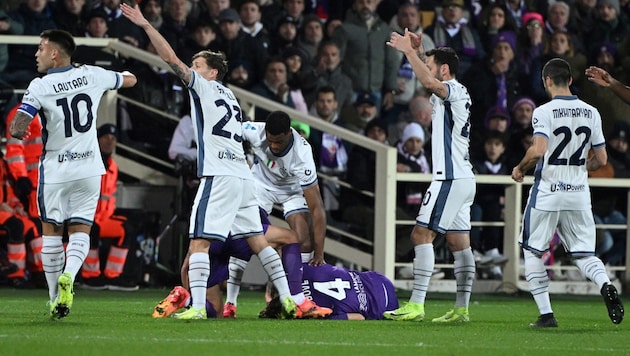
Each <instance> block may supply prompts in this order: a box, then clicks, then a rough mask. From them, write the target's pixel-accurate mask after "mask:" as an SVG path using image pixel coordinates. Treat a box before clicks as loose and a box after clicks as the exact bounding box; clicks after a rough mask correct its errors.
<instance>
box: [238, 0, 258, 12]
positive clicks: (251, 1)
mask: <svg viewBox="0 0 630 356" xmlns="http://www.w3.org/2000/svg"><path fill="white" fill-rule="evenodd" d="M246 4H254V5H256V7H257V8H258V11H259V12H260V1H259V0H243V1H241V4H240V5H238V11H239V12H240V11H241V9H243V6H244V5H246Z"/></svg>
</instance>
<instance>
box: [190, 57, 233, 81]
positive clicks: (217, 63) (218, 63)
mask: <svg viewBox="0 0 630 356" xmlns="http://www.w3.org/2000/svg"><path fill="white" fill-rule="evenodd" d="M199 57H203V58H204V59H205V60H206V64H207V65H208V67H210V68H213V69H216V70H217V71H218V73H217V80H221V81H222V80H223V77H225V74H226V73H227V71H228V63H227V60H226V58H225V53H223V52H213V51H210V50H204V51H201V52H198V53H197V54H195V55H194V56H193V57H192V59H193V60H195V59H197V58H199Z"/></svg>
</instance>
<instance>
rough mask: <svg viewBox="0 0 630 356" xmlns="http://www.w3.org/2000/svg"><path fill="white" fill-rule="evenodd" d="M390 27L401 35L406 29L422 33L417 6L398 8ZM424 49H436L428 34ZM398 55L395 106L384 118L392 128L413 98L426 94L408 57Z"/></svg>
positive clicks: (424, 37) (423, 45)
mask: <svg viewBox="0 0 630 356" xmlns="http://www.w3.org/2000/svg"><path fill="white" fill-rule="evenodd" d="M390 26H391V27H392V29H393V30H394V31H396V32H398V33H401V34H404V33H405V29H406V28H407V29H409V31H412V32H414V33H416V34H420V33H422V26H420V17H419V15H418V9H417V8H416V6H415V5H413V4H411V3H405V4H403V5H401V6H400V7H399V8H398V14H397V15H396V16H394V17H393V18H392V21H391V22H390ZM422 47H423V48H424V50H425V52H426V51H429V50H432V49H433V48H435V45H434V44H433V40H432V39H431V37H429V35H427V34H424V35H423V36H422ZM396 55H397V56H398V58H399V60H398V62H399V63H400V66H399V67H398V72H397V73H396V92H395V94H394V106H393V107H392V108H391V109H390V110H387V111H384V112H383V118H384V119H386V120H387V122H388V124H389V125H390V126H391V125H394V124H396V122H397V121H398V116H399V115H400V114H401V113H402V112H404V111H406V110H407V108H408V107H409V101H410V100H411V98H413V97H414V96H415V95H418V94H421V93H423V92H424V88H423V87H422V84H420V81H419V80H418V79H416V75H415V73H414V72H413V69H412V68H411V65H410V64H409V61H408V60H407V57H406V56H404V55H403V54H402V53H401V52H398V51H396Z"/></svg>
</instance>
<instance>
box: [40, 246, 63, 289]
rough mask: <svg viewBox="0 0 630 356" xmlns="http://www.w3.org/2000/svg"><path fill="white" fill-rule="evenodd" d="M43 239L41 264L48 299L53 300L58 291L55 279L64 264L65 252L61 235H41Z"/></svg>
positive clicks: (57, 277) (59, 274)
mask: <svg viewBox="0 0 630 356" xmlns="http://www.w3.org/2000/svg"><path fill="white" fill-rule="evenodd" d="M43 239H44V241H43V245H42V265H43V266H44V274H45V275H46V283H48V295H49V296H50V301H51V302H54V301H55V298H57V293H58V291H57V280H58V279H59V276H61V273H62V272H63V266H64V265H65V264H66V254H65V252H64V251H63V242H61V236H43Z"/></svg>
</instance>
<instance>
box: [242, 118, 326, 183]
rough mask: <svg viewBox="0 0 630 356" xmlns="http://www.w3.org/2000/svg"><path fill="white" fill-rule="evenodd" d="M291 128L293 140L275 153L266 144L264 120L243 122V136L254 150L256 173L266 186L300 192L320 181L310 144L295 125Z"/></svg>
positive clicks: (253, 169)
mask: <svg viewBox="0 0 630 356" xmlns="http://www.w3.org/2000/svg"><path fill="white" fill-rule="evenodd" d="M291 132H292V133H293V139H292V141H291V143H289V145H288V146H287V147H286V149H285V150H284V152H282V153H280V154H279V155H277V156H276V155H275V154H273V153H272V152H271V150H270V149H269V145H268V144H267V139H266V135H265V123H263V122H245V123H243V137H244V139H245V140H246V141H248V142H250V143H251V144H252V149H253V151H254V156H255V157H254V165H253V166H252V171H253V172H254V177H255V178H256V180H257V181H259V182H260V184H261V185H262V186H263V187H265V189H267V190H271V191H278V192H285V193H298V192H302V190H303V189H306V188H309V187H311V186H313V185H315V184H317V171H316V169H315V160H314V159H313V150H312V148H311V145H310V144H309V143H308V141H306V140H305V139H304V138H303V137H302V136H300V134H298V133H297V131H295V130H294V129H291Z"/></svg>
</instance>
